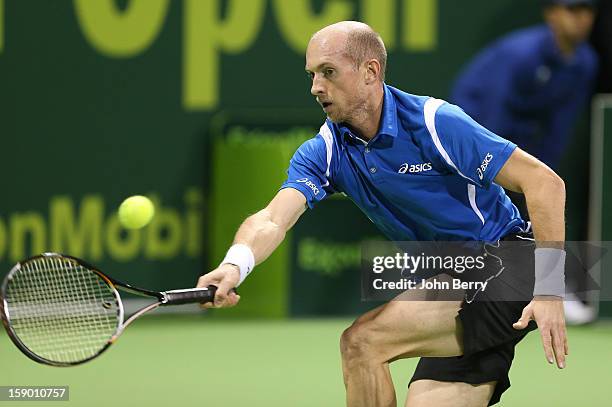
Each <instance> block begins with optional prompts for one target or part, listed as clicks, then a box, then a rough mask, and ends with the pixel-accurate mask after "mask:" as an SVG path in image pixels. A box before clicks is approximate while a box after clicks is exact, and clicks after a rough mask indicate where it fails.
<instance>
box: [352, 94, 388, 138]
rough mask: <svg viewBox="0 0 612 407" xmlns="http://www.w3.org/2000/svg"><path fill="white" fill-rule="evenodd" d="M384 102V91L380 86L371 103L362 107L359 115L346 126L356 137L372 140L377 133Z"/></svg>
mask: <svg viewBox="0 0 612 407" xmlns="http://www.w3.org/2000/svg"><path fill="white" fill-rule="evenodd" d="M383 102H384V90H383V87H382V86H381V87H380V88H379V90H377V91H376V93H375V94H374V96H373V97H372V98H371V102H369V103H368V104H367V105H365V106H364V108H363V110H362V111H361V114H359V115H358V117H355V118H354V119H353V120H351V122H350V123H347V125H348V126H349V127H350V128H351V129H352V130H354V131H355V132H356V133H357V135H359V136H360V137H362V138H364V139H366V140H368V141H369V140H372V139H373V138H374V137H376V134H377V133H378V128H379V127H380V121H381V120H382V118H381V117H382V108H383Z"/></svg>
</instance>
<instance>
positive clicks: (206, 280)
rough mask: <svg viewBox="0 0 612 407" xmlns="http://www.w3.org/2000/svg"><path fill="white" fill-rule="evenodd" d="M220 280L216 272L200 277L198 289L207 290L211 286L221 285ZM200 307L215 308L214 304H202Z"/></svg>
mask: <svg viewBox="0 0 612 407" xmlns="http://www.w3.org/2000/svg"><path fill="white" fill-rule="evenodd" d="M219 280H220V278H219V277H218V276H217V273H216V270H215V271H212V272H210V273H208V274H204V275H203V276H200V278H198V284H197V285H196V287H197V288H205V287H208V286H209V285H211V284H212V285H216V284H218V283H219ZM200 305H201V306H202V308H214V305H213V303H212V302H207V303H202V304H200Z"/></svg>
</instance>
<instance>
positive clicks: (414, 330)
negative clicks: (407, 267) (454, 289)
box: [345, 291, 463, 362]
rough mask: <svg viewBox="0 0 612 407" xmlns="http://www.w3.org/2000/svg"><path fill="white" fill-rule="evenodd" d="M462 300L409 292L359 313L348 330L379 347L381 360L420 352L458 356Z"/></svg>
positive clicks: (388, 360)
mask: <svg viewBox="0 0 612 407" xmlns="http://www.w3.org/2000/svg"><path fill="white" fill-rule="evenodd" d="M460 307H461V301H460V300H456V301H431V300H425V297H424V293H423V292H419V291H414V292H409V293H407V294H404V295H403V296H400V297H398V298H397V299H395V300H393V301H391V302H389V303H387V304H384V305H382V306H380V307H378V308H375V309H373V310H371V311H369V312H367V313H366V314H364V315H362V316H361V317H359V318H358V319H357V320H356V321H355V322H354V323H353V325H352V326H351V327H350V328H349V329H348V330H347V331H346V332H345V334H346V333H349V335H352V336H353V338H354V339H353V340H358V341H364V343H367V344H368V345H369V346H370V347H371V348H373V349H374V350H375V351H376V358H377V359H379V360H378V361H379V362H391V361H394V360H397V359H402V358H407V357H417V356H459V355H461V354H462V353H463V344H462V329H461V323H460V321H459V318H458V317H457V315H458V312H459V309H460Z"/></svg>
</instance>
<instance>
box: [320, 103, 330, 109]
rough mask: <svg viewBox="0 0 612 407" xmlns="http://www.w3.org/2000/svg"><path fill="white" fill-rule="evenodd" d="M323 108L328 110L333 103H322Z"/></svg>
mask: <svg viewBox="0 0 612 407" xmlns="http://www.w3.org/2000/svg"><path fill="white" fill-rule="evenodd" d="M321 106H323V110H325V109H327V108H328V107H329V106H331V102H323V103H321Z"/></svg>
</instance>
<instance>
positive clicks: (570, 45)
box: [553, 29, 578, 59]
mask: <svg viewBox="0 0 612 407" xmlns="http://www.w3.org/2000/svg"><path fill="white" fill-rule="evenodd" d="M553 35H554V38H555V43H556V44H557V47H558V48H559V51H561V55H563V57H564V58H565V59H571V58H572V57H573V56H574V52H576V48H578V44H576V43H574V42H572V41H570V40H569V39H567V38H566V37H564V36H563V35H561V34H559V33H557V32H556V31H555V30H554V29H553Z"/></svg>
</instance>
